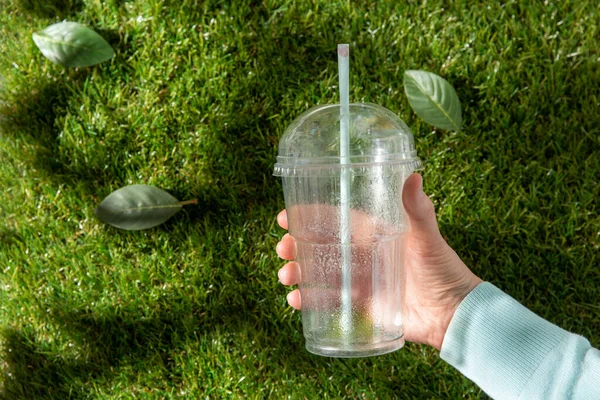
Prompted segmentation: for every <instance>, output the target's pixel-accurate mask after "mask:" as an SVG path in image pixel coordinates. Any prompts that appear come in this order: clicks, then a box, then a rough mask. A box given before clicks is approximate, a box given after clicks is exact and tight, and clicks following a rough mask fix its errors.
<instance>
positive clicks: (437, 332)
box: [428, 273, 483, 351]
mask: <svg viewBox="0 0 600 400" xmlns="http://www.w3.org/2000/svg"><path fill="white" fill-rule="evenodd" d="M480 283H483V280H482V279H480V278H479V277H477V276H476V275H474V274H473V273H470V276H469V277H468V278H466V279H465V280H464V282H463V283H461V284H460V285H457V286H456V287H455V289H454V290H452V293H448V302H447V306H446V307H445V309H444V310H443V311H442V313H441V315H440V318H439V320H438V324H437V326H436V328H435V329H434V330H433V332H432V334H431V335H430V340H429V343H428V344H429V345H430V346H432V347H434V348H436V349H437V350H440V351H441V349H442V345H443V343H444V337H445V336H446V331H447V330H448V326H449V325H450V322H451V321H452V318H453V317H454V313H455V312H456V310H457V309H458V306H459V305H460V303H461V302H462V301H463V300H464V299H465V297H467V296H468V295H469V293H471V291H472V290H473V289H475V288H476V287H477V285H479V284H480Z"/></svg>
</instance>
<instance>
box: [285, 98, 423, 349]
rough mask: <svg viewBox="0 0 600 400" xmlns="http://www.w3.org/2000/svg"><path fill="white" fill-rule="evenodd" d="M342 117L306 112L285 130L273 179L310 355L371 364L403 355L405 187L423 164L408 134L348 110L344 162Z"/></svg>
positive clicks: (400, 125)
mask: <svg viewBox="0 0 600 400" xmlns="http://www.w3.org/2000/svg"><path fill="white" fill-rule="evenodd" d="M340 107H341V106H340V105H339V104H331V105H324V106H318V107H315V108H312V109H310V110H308V111H306V112H305V113H303V114H302V115H300V116H299V117H298V118H297V119H296V120H295V121H294V122H293V123H292V124H291V125H290V126H289V127H288V128H287V130H286V131H285V133H284V134H283V136H282V138H281V140H280V142H279V155H278V157H277V163H276V164H275V170H274V175H276V176H280V177H281V178H282V180H283V191H284V197H285V206H286V209H287V213H288V223H289V233H290V235H291V236H292V237H293V238H294V240H295V243H296V253H297V257H296V261H297V262H298V265H299V269H300V277H301V278H300V283H299V289H300V297H301V302H302V325H303V331H304V337H305V340H306V348H307V350H308V351H310V352H311V353H314V354H318V355H323V356H331V357H365V356H374V355H380V354H385V353H389V352H392V351H395V350H398V349H400V348H401V347H402V346H403V345H404V338H403V335H404V332H403V325H402V311H403V302H404V267H403V251H404V238H405V235H406V232H407V231H408V229H409V225H408V220H407V218H406V217H405V213H404V208H403V205H402V187H403V184H404V181H405V180H406V178H407V177H408V176H409V175H410V174H411V173H412V172H413V171H414V170H416V169H420V168H421V161H420V159H419V157H417V154H416V150H415V145H414V139H413V135H412V133H411V131H410V129H409V128H408V127H407V126H406V124H405V123H404V122H403V121H402V120H401V119H400V118H398V116H396V115H395V114H394V113H392V112H391V111H390V110H388V109H386V108H384V107H381V106H378V105H375V104H369V103H360V104H350V105H349V113H348V124H349V126H348V128H349V153H348V157H345V158H344V160H341V159H340V142H341V139H340V114H341V113H340ZM345 185H346V189H344V186H345ZM344 190H345V191H346V193H345V194H344V193H343V192H344ZM344 198H346V200H344ZM343 202H346V203H345V205H344V204H342V203H343ZM344 223H345V224H347V227H348V228H347V229H346V230H347V231H348V229H349V233H347V234H342V233H341V232H342V228H341V225H343V224H344Z"/></svg>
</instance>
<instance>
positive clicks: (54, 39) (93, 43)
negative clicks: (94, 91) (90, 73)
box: [32, 22, 115, 67]
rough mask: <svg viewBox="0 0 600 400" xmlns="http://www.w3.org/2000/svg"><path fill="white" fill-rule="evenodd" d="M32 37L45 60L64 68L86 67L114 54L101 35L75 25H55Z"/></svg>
mask: <svg viewBox="0 0 600 400" xmlns="http://www.w3.org/2000/svg"><path fill="white" fill-rule="evenodd" d="M32 36H33V41H34V42H35V44H36V46H37V47H38V48H39V49H40V51H41V52H42V54H43V55H44V56H46V58H48V59H49V60H50V61H52V62H54V63H57V64H60V65H63V66H65V67H88V66H90V65H95V64H99V63H101V62H103V61H106V60H108V59H110V58H111V57H112V56H113V55H114V54H115V52H114V51H113V49H112V47H110V45H109V44H108V43H107V42H106V40H104V38H103V37H102V36H100V35H98V34H97V33H96V32H94V31H93V30H91V29H90V28H88V27H87V26H85V25H81V24H78V23H77V22H59V23H58V24H54V25H50V26H49V27H47V28H46V29H44V30H43V31H39V32H36V33H34V34H33V35H32Z"/></svg>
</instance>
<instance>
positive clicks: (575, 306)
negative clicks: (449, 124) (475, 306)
mask: <svg viewBox="0 0 600 400" xmlns="http://www.w3.org/2000/svg"><path fill="white" fill-rule="evenodd" d="M234 3H235V4H234ZM247 3H248V2H244V1H240V2H223V4H219V2H216V1H200V0H198V1H193V0H179V1H174V0H163V1H159V0H132V1H120V0H112V1H106V2H101V1H99V0H82V1H77V0H60V1H54V2H49V1H42V0H20V1H12V2H11V1H10V0H0V9H2V12H1V13H0V54H1V56H0V74H1V75H0V85H1V86H0V87H1V89H0V90H1V103H0V107H1V109H2V110H1V115H2V116H1V117H0V124H1V129H2V133H1V136H0V159H1V163H0V193H1V194H2V196H1V202H0V218H1V219H2V222H3V223H2V224H1V225H0V285H1V287H0V289H1V291H0V324H1V335H0V336H1V339H0V340H1V349H0V360H1V368H2V371H1V378H0V380H1V381H2V388H1V389H0V398H4V399H37V398H48V399H65V398H98V399H129V398H134V396H135V398H138V399H139V398H148V399H159V398H223V397H244V398H284V397H288V396H289V398H307V399H312V398H340V397H347V398H368V399H371V398H373V399H374V398H392V397H397V398H407V399H408V398H459V397H461V398H469V399H476V398H485V395H483V394H482V393H481V391H480V390H479V389H478V388H477V387H476V386H475V385H473V384H472V383H470V382H469V381H468V380H467V379H465V378H463V377H462V376H461V375H460V374H459V373H458V372H456V371H455V370H453V369H452V368H451V367H449V366H448V365H446V364H445V363H444V362H443V361H441V360H440V359H439V356H438V353H437V351H435V350H433V349H431V348H426V347H424V346H418V345H413V344H408V345H407V346H406V347H405V348H404V349H402V350H401V351H398V352H395V353H393V354H390V355H386V356H382V357H377V358H370V359H360V360H336V359H329V358H322V357H317V356H312V355H310V354H308V353H307V352H306V351H305V350H304V349H303V338H302V333H301V323H300V316H299V314H298V313H297V312H294V311H293V310H292V309H290V308H289V307H287V306H286V303H285V293H286V289H285V288H283V287H282V286H281V285H279V284H278V281H277V277H276V273H275V272H276V270H277V268H278V267H279V266H280V265H281V264H282V262H281V261H280V260H279V259H277V257H276V255H275V253H274V247H275V244H276V242H277V240H278V238H279V237H280V236H281V235H282V234H283V231H282V230H281V229H279V228H278V227H277V226H276V223H275V218H274V217H275V214H276V212H277V211H278V210H279V209H280V208H282V206H283V198H282V192H281V186H280V183H279V182H278V180H277V179H275V178H274V177H272V176H271V172H272V166H273V163H274V160H275V156H276V151H277V150H276V149H277V143H278V140H279V137H280V135H281V134H282V132H283V130H284V129H285V127H286V126H287V124H289V123H290V122H291V121H292V120H293V118H294V117H295V116H296V115H298V114H299V113H301V112H302V111H304V110H305V109H306V108H308V107H310V106H313V105H316V104H323V103H328V102H335V101H336V100H337V93H336V84H337V65H336V55H335V47H336V44H337V43H341V42H349V43H351V46H352V48H351V51H352V53H351V68H352V85H353V89H352V93H351V96H352V98H353V99H354V100H356V101H370V102H374V103H378V104H381V105H383V106H385V107H388V108H390V109H391V110H393V111H394V112H396V113H398V114H399V115H400V116H401V117H402V118H403V119H404V120H405V121H406V122H407V123H408V125H409V126H410V127H411V129H412V130H413V132H414V134H415V137H416V140H417V146H418V151H419V154H420V155H421V156H422V158H423V159H424V160H425V161H426V167H425V171H424V175H425V186H426V191H427V192H428V193H431V194H432V196H433V199H434V201H435V203H436V206H437V210H438V215H439V221H440V225H441V229H442V231H443V233H444V235H445V236H446V237H447V239H448V241H449V242H450V244H451V245H452V246H453V247H454V248H455V249H456V250H457V252H458V253H459V255H461V257H462V258H463V259H464V260H465V262H466V263H467V264H468V265H469V266H470V267H471V268H472V269H473V270H474V271H475V272H476V273H477V274H478V275H479V276H481V277H482V278H484V279H486V280H489V281H492V282H493V283H495V284H496V285H498V286H499V287H500V288H502V289H503V290H505V291H507V292H508V293H509V294H511V295H512V296H514V297H515V298H516V299H518V300H519V301H521V302H522V303H524V304H525V305H527V306H528V307H530V308H531V309H532V310H534V311H535V312H537V313H539V314H540V315H542V316H543V317H545V318H548V319H549V320H551V321H552V322H555V323H557V324H559V325H561V326H562V327H564V328H566V329H569V330H571V331H573V332H577V333H580V334H583V335H585V336H586V337H588V338H590V340H591V342H592V344H594V345H595V346H598V345H600V340H599V339H598V337H599V336H598V332H600V317H599V315H600V313H599V310H600V303H599V302H598V299H599V298H600V267H599V266H600V262H599V256H598V255H599V254H600V200H599V196H598V195H599V194H600V185H599V182H598V180H599V179H600V112H599V111H598V110H599V105H600V98H599V92H598V85H599V83H600V68H599V67H598V66H599V63H600V51H599V50H598V41H597V38H598V35H599V32H598V26H599V24H600V13H599V12H598V11H597V8H596V7H595V6H594V4H595V3H594V2H592V1H589V2H588V1H569V2H566V1H565V2H556V3H558V4H552V3H555V2H547V3H549V4H547V5H545V4H544V2H529V1H525V0H521V1H511V2H507V3H505V4H504V5H499V4H496V3H495V2H484V3H483V4H473V2H468V1H458V2H436V1H430V2H427V4H426V5H422V4H420V3H421V2H410V3H409V4H401V3H402V2H396V1H389V2H388V1H381V2H369V4H370V5H363V6H359V5H353V6H352V7H350V5H349V2H345V1H323V2H308V1H306V2H296V3H294V2H291V1H288V2H283V1H280V2H275V1H270V0H266V1H264V2H252V5H251V6H250V5H247ZM364 3H365V4H366V3H367V2H364ZM48 4H52V5H48ZM487 4H489V6H488V5H487ZM64 18H67V19H69V20H73V21H78V22H82V23H85V24H88V25H90V26H91V27H92V28H94V29H95V30H97V31H98V32H99V33H101V34H102V35H103V36H104V37H105V38H106V39H107V40H108V41H109V42H110V43H111V45H112V46H113V47H114V48H115V51H116V56H115V57H114V58H113V59H112V60H111V61H109V62H106V63H104V64H101V65H98V66H95V67H91V68H87V69H83V70H67V69H64V68H62V67H60V66H57V65H54V64H52V63H50V62H49V61H48V60H46V59H44V58H43V56H42V55H41V53H40V52H39V51H38V50H37V48H36V47H35V45H34V43H33V41H32V39H31V33H32V32H35V31H37V30H41V29H43V28H44V27H46V26H47V25H49V24H51V23H54V22H57V21H60V20H62V19H64ZM405 69H425V70H429V71H432V72H436V73H438V74H440V75H442V76H444V77H445V78H446V79H447V80H448V81H449V82H451V83H452V84H453V85H454V87H455V88H456V90H457V93H458V95H459V97H460V99H461V101H462V104H463V116H464V120H465V125H464V130H463V131H462V132H460V133H451V132H443V131H435V130H432V128H431V127H429V126H428V125H426V124H425V123H423V122H422V121H421V120H419V119H418V118H416V117H415V115H414V113H413V112H412V111H411V110H410V108H409V106H408V103H407V101H406V99H405V96H404V93H403V87H402V83H401V82H402V76H403V71H404V70H405ZM133 183H145V184H150V185H155V186H158V187H161V188H164V189H166V190H168V191H169V192H171V193H172V194H173V195H175V196H176V197H178V198H179V199H181V200H185V199H189V198H196V197H197V198H198V199H199V205H198V206H196V207H194V206H192V207H186V209H185V211H183V212H181V213H179V214H177V215H176V216H175V217H174V218H172V219H171V220H170V221H169V222H168V223H166V224H165V225H162V226H160V227H158V228H155V229H152V230H148V231H144V232H126V231H119V230H117V229H114V228H112V227H110V226H107V225H104V224H102V223H100V222H99V221H98V220H97V219H96V218H95V217H94V208H95V207H96V206H97V205H98V204H99V202H100V201H101V200H102V199H103V198H104V197H105V196H106V195H108V194H109V193H110V192H111V191H113V190H115V189H117V188H119V187H121V186H124V185H127V184H133Z"/></svg>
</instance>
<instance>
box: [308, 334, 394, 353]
mask: <svg viewBox="0 0 600 400" xmlns="http://www.w3.org/2000/svg"><path fill="white" fill-rule="evenodd" d="M403 346H404V337H403V336H402V337H399V338H398V339H395V340H392V341H389V342H383V343H376V344H365V345H360V346H355V348H353V349H343V348H339V347H329V346H319V345H318V344H314V343H308V342H307V343H306V350H308V351H309V352H311V353H312V354H316V355H318V356H325V357H336V358H359V357H373V356H381V355H383V354H387V353H391V352H394V351H396V350H399V349H401V348H402V347H403Z"/></svg>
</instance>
